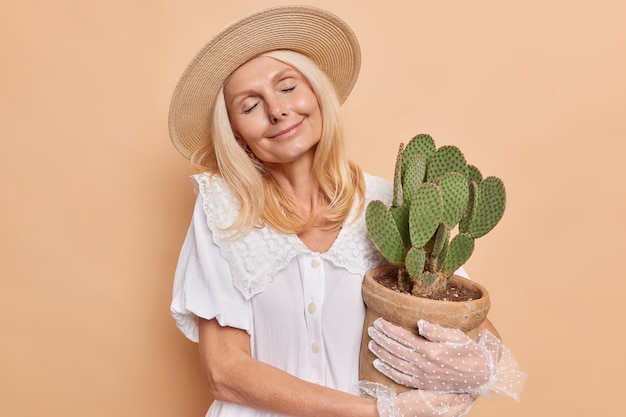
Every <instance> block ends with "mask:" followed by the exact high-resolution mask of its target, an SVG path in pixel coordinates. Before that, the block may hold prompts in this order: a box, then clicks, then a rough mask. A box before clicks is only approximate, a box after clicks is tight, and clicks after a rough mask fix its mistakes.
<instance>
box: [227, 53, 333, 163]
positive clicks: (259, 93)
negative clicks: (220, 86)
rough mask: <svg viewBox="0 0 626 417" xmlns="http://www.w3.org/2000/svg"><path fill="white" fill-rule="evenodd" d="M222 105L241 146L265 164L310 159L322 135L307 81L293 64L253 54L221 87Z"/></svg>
mask: <svg viewBox="0 0 626 417" xmlns="http://www.w3.org/2000/svg"><path fill="white" fill-rule="evenodd" d="M224 98H225V100H226V108H227V110H228V114H229V117H230V121H231V126H232V128H233V131H234V132H235V136H236V137H237V140H238V141H239V143H240V145H241V146H244V147H245V146H249V147H250V149H251V150H252V152H254V154H255V155H256V157H257V158H259V159H260V160H261V161H263V162H264V163H265V164H266V165H272V164H289V163H293V162H296V161H298V160H304V159H308V160H312V158H313V154H314V152H315V147H316V145H317V143H318V142H319V140H320V137H321V134H322V115H321V112H320V108H319V104H318V101H317V97H316V95H315V93H314V92H313V90H312V89H311V87H310V86H309V83H308V82H307V80H306V79H305V78H304V76H303V75H302V74H300V72H298V71H297V70H295V69H294V68H293V67H291V66H289V65H287V64H285V63H283V62H281V61H278V60H276V59H274V58H270V57H264V56H261V57H257V58H254V59H251V60H250V61H248V62H246V63H245V64H243V65H242V66H241V67H239V68H238V69H237V70H235V71H234V72H233V73H232V74H231V76H230V77H229V79H228V81H227V83H226V84H225V85H224Z"/></svg>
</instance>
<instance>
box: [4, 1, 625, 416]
mask: <svg viewBox="0 0 626 417" xmlns="http://www.w3.org/2000/svg"><path fill="white" fill-rule="evenodd" d="M276 3H279V2H276V1H261V0H259V1H231V2H212V1H206V0H204V1H200V0H182V1H181V0H162V1H154V0H106V1H105V0H93V1H78V0H58V1H54V2H51V1H43V0H40V1H19V2H18V1H17V0H13V1H6V0H4V1H2V12H1V13H0V47H1V51H2V58H1V61H2V64H1V65H0V83H1V84H0V134H1V138H0V159H1V160H0V174H1V175H0V195H1V199H2V200H1V204H0V222H1V225H0V236H1V238H0V329H1V336H0V415H1V416H7V417H9V416H10V417H26V416H28V417H30V416H36V415H45V416H48V417H61V416H63V417H73V416H76V417H78V416H90V417H98V416H103V417H104V416H107V417H110V416H118V417H125V416H128V417H130V416H151V417H165V416H189V417H191V416H202V415H204V412H205V410H206V408H207V407H208V405H209V403H210V401H211V398H210V396H209V395H208V393H207V390H206V388H205V383H204V379H203V376H202V373H201V371H200V369H199V362H198V359H197V353H196V346H195V345H194V344H193V343H191V342H189V341H187V340H186V339H185V338H184V337H183V336H182V334H180V333H179V332H178V330H177V329H176V327H175V325H174V322H173V320H172V319H171V317H170V315H169V301H170V294H171V285H172V276H173V271H174V267H175V263H176V259H177V256H178V251H179V249H180V245H181V243H182V240H183V238H184V235H185V233H186V229H187V226H188V223H189V220H190V216H191V209H192V205H193V201H194V198H195V196H194V194H193V192H192V187H191V185H190V183H189V180H188V175H189V174H190V173H191V170H190V168H189V166H188V164H187V161H186V160H185V159H184V158H183V157H181V156H180V155H179V154H178V153H177V152H176V151H175V150H174V148H173V146H172V145H171V144H170V142H169V137H168V132H167V113H168V105H169V99H170V96H171V93H172V91H173V88H174V85H175V83H176V81H177V79H178V77H179V76H180V74H181V73H182V71H183V70H184V68H185V66H186V65H187V63H188V62H189V60H190V59H191V58H192V56H193V55H194V54H195V53H196V51H197V50H198V49H199V48H200V47H201V46H202V45H203V44H204V43H205V41H206V40H208V39H209V38H210V36H211V34H212V33H214V32H215V31H216V30H217V29H219V28H221V27H222V26H223V25H225V24H226V23H228V22H230V21H232V20H234V19H236V18H237V17H239V16H241V15H242V14H244V13H247V12H249V11H252V10H256V9H258V8H261V7H264V6H268V5H271V4H276ZM309 3H310V4H313V5H318V6H321V7H323V8H327V9H329V10H331V11H334V12H336V13H337V14H339V15H340V16H341V17H343V18H344V19H345V20H346V21H347V22H348V23H349V24H350V25H351V26H352V27H353V29H354V30H355V32H356V33H357V35H358V37H359V39H360V42H361V46H362V52H363V64H362V71H361V76H360V79H359V81H358V83H357V85H356V88H355V90H354V92H353V94H352V95H351V97H350V98H349V99H348V101H347V103H346V104H345V105H344V112H345V118H346V124H347V126H346V129H347V133H348V140H349V153H350V155H351V158H352V159H354V160H355V161H357V162H358V163H360V164H361V165H362V166H363V167H364V168H365V169H366V170H367V171H370V172H372V173H374V174H377V175H381V176H384V177H386V178H391V174H392V169H393V159H394V157H395V152H396V148H397V145H398V143H399V142H401V141H405V142H406V141H407V140H409V139H410V138H411V137H412V136H413V135H414V134H416V133H430V134H431V135H433V137H434V138H435V140H436V141H437V143H438V145H443V144H454V145H457V146H459V147H460V148H461V149H463V150H464V152H465V155H466V157H467V159H468V160H469V161H470V162H471V163H474V164H476V165H477V166H479V167H480V168H481V169H482V171H483V173H485V174H486V175H498V176H500V177H501V178H502V179H503V180H504V182H505V184H506V186H507V192H508V203H507V204H508V205H507V212H506V213H505V216H504V218H503V220H502V222H501V224H500V225H498V226H497V228H496V229H495V230H494V231H493V232H492V233H491V234H489V235H487V236H485V237H484V238H482V239H480V240H478V241H477V247H476V251H475V253H474V255H473V257H472V259H471V260H470V261H469V263H468V264H467V270H468V271H469V273H470V274H471V275H472V277H473V278H474V279H475V280H477V281H479V282H480V283H482V284H483V285H485V286H486V287H487V288H488V289H489V291H490V294H491V297H492V310H491V319H492V321H493V322H494V323H495V324H496V326H497V327H498V329H499V331H500V333H501V334H502V336H503V338H504V339H505V342H506V343H507V344H508V346H509V347H510V348H511V349H512V350H513V352H514V353H515V355H516V357H517V358H518V360H519V363H520V365H521V367H522V368H523V369H524V370H525V371H527V372H528V373H529V379H528V382H527V384H526V388H525V390H524V392H523V393H522V401H521V403H519V404H518V403H515V402H514V401H513V400H511V399H481V400H480V401H479V402H478V404H477V405H476V407H475V409H474V411H473V412H472V414H471V415H481V416H485V417H488V416H494V417H495V416H502V415H507V416H511V417H514V416H550V415H563V416H581V417H582V416H588V415H601V416H607V417H609V416H621V415H623V407H622V401H620V398H621V397H622V396H623V392H624V389H625V388H626V384H625V383H624V379H623V378H624V375H626V362H625V361H624V360H623V354H624V352H625V351H626V343H625V341H624V336H623V334H622V328H623V320H624V317H625V314H624V310H623V308H622V306H623V305H624V299H623V295H624V290H625V289H626V284H625V281H626V280H624V278H623V272H622V271H623V269H624V268H623V266H622V261H623V259H624V236H625V234H624V232H625V227H624V218H623V216H624V212H625V211H626V204H625V202H626V198H625V197H624V191H625V190H624V186H623V185H622V183H621V182H620V181H623V180H624V178H625V174H624V168H623V157H624V152H625V151H626V145H624V138H626V121H625V119H624V107H625V99H626V87H625V84H624V74H626V30H624V29H623V19H624V16H625V15H626V5H625V4H624V3H623V2H619V1H617V0H616V1H609V0H598V1H595V2H589V1H570V2H565V1H554V0H552V1H539V0H530V1H524V2H512V1H511V2H504V1H443V2H435V1H429V0H405V1H392V0H389V1H384V2H383V1H373V0H369V1H368V0H360V1H336V0H319V1H313V0H311V1H310V2H309Z"/></svg>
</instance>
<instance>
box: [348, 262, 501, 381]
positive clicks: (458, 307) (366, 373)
mask: <svg viewBox="0 0 626 417" xmlns="http://www.w3.org/2000/svg"><path fill="white" fill-rule="evenodd" d="M396 271H397V267H395V266H385V267H381V268H377V269H372V270H371V271H368V272H367V274H366V275H365V279H364V281H363V301H365V305H366V306H367V311H366V315H365V323H364V326H363V338H362V341H361V356H360V379H361V380H366V381H373V382H379V383H381V384H384V385H387V386H389V387H391V388H393V389H395V390H396V392H398V393H400V392H403V391H406V390H408V389H409V388H407V387H405V386H401V385H398V384H396V383H395V382H393V381H392V380H390V379H388V378H387V377H385V376H384V375H382V374H381V373H380V372H378V371H377V370H376V369H375V368H374V366H373V365H372V361H374V359H376V357H375V356H374V354H372V353H371V352H370V351H369V349H368V348H367V344H368V343H369V341H370V337H369V336H368V334H367V328H368V327H369V326H371V325H372V323H373V322H374V320H376V319H377V318H379V317H382V318H384V319H385V320H388V321H390V322H392V323H394V324H397V325H399V326H402V327H404V328H405V329H407V330H410V331H411V332H413V333H414V334H417V321H418V320H419V319H425V320H427V321H429V322H431V323H437V324H440V325H442V326H444V327H450V328H457V329H461V330H463V331H464V332H465V333H466V334H467V335H468V336H470V337H471V338H473V339H476V336H477V333H478V326H480V324H481V323H482V322H483V321H484V320H485V318H486V317H487V312H488V311H489V307H490V303H489V293H488V292H487V290H486V289H485V288H484V287H482V286H481V285H480V284H478V283H476V282H474V281H471V280H468V279H466V278H463V277H461V276H458V275H453V276H452V278H451V281H452V282H454V283H455V284H457V285H459V286H465V287H473V288H476V289H478V290H479V291H480V292H481V293H482V297H480V298H478V299H476V300H472V301H439V300H432V299H429V298H422V297H415V296H412V295H409V294H404V293H400V292H397V291H394V290H392V289H390V288H387V287H385V286H383V285H381V284H379V283H378V282H376V281H375V280H374V277H375V276H378V275H380V274H396Z"/></svg>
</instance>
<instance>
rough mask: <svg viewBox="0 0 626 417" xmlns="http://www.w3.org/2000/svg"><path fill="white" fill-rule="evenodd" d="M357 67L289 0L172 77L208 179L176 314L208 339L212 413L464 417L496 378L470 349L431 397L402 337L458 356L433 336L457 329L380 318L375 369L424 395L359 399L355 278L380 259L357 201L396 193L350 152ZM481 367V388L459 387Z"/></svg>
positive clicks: (349, 39) (181, 143) (335, 24)
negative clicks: (345, 128)
mask: <svg viewBox="0 0 626 417" xmlns="http://www.w3.org/2000/svg"><path fill="white" fill-rule="evenodd" d="M359 65H360V51H359V47H358V43H357V40H356V38H355V36H354V34H353V32H352V31H351V30H350V28H349V27H348V26H347V25H346V24H345V23H344V22H343V21H341V20H340V19H338V18H337V17H336V16H334V15H332V14H330V13H328V12H325V11H323V10H320V9H316V8H312V7H304V6H280V7H274V8H270V9H266V10H263V11H260V12H257V13H254V14H252V15H250V16H247V17H244V18H243V19H240V20H238V21H237V22H235V23H233V24H231V25H230V26H228V27H227V28H225V29H224V30H222V31H221V32H219V33H218V34H217V35H215V37H214V38H213V39H212V40H211V41H210V42H209V43H208V44H207V45H206V46H205V47H204V48H203V49H202V50H201V51H200V52H199V53H198V55H197V56H196V58H195V59H194V60H193V61H192V62H191V64H190V65H189V67H188V68H187V70H186V71H185V73H184V74H183V76H182V77H181V79H180V81H179V83H178V86H177V88H176V91H175V93H174V97H173V100H172V105H171V111H170V135H171V137H172V140H173V142H174V144H175V146H176V147H177V148H178V150H179V151H180V152H181V153H182V154H183V155H184V156H186V157H188V158H190V159H191V161H192V163H193V164H194V165H195V166H196V167H197V168H198V170H199V171H200V172H201V173H200V174H198V175H195V176H193V180H194V182H195V184H196V186H197V191H198V199H197V202H196V206H195V209H194V215H193V219H192V224H191V226H190V229H189V232H188V234H187V237H186V239H185V242H184V244H183V248H182V250H181V255H180V259H179V263H178V267H177V270H176V277H175V283H174V294H173V301H172V314H173V316H174V317H175V319H176V321H177V324H178V326H179V328H180V329H181V331H182V332H183V333H184V334H185V335H186V336H187V337H188V338H190V339H191V340H193V341H196V342H199V351H200V357H201V360H202V364H203V366H204V369H205V372H206V376H207V381H208V384H209V388H210V391H211V394H212V395H213V396H214V398H215V401H214V402H213V404H212V405H211V408H210V409H209V411H208V413H207V416H269V415H292V416H353V415H354V416H357V415H358V416H378V415H385V416H387V415H389V416H391V415H393V416H407V417H409V416H421V415H433V414H436V415H449V416H457V415H463V414H465V413H466V412H467V411H468V410H469V408H470V407H471V405H472V403H473V400H474V398H475V396H476V395H478V394H480V393H481V392H482V391H485V387H487V386H488V385H489V383H490V379H493V378H492V375H494V372H493V371H492V369H491V368H493V366H492V367H491V368H490V367H489V360H491V362H493V358H491V359H490V358H489V357H488V356H489V355H487V354H484V352H486V350H485V349H484V348H482V347H480V346H478V345H477V344H476V343H473V342H472V345H471V349H466V351H467V352H468V353H466V352H463V354H462V355H459V358H461V359H459V361H458V362H459V363H456V362H457V361H456V360H455V362H454V365H455V368H457V369H458V367H459V366H461V369H462V370H463V371H464V372H465V371H467V372H466V373H465V376H464V377H458V375H456V376H453V377H447V379H446V381H448V380H450V381H449V382H456V383H460V384H461V385H460V386H459V385H457V387H459V388H457V389H456V390H454V392H440V391H441V390H437V391H435V390H429V389H427V388H428V386H425V385H424V384H427V383H428V381H427V378H421V374H422V372H415V371H414V370H411V369H410V368H411V367H412V366H414V365H415V364H416V363H417V362H419V358H412V357H410V355H403V357H402V358H401V357H399V356H397V355H395V354H394V353H393V352H394V350H396V351H397V348H398V346H397V345H396V343H397V342H400V343H402V344H403V345H406V346H408V345H409V344H413V347H409V350H412V351H413V352H415V351H416V347H415V346H416V344H421V345H420V347H419V349H422V348H428V349H433V348H436V349H437V350H438V351H440V352H451V351H452V350H451V349H452V348H450V347H449V346H452V345H455V343H456V342H454V343H452V344H446V343H445V340H444V339H442V338H441V337H439V336H445V337H448V336H449V335H450V334H448V333H445V332H446V329H443V328H439V327H438V326H430V327H429V329H431V330H430V332H431V336H432V337H431V338H432V339H437V337H439V340H435V341H433V342H431V341H428V340H426V339H420V340H415V339H414V338H412V337H411V336H404V335H403V334H402V330H401V329H398V328H396V327H394V326H392V325H391V324H389V323H386V322H382V321H379V322H377V325H376V329H372V334H373V335H374V337H375V340H376V341H377V342H376V343H375V344H373V346H372V349H373V350H374V351H375V352H376V354H377V355H378V356H379V358H380V360H379V361H377V366H378V368H379V369H380V370H381V371H382V372H386V373H388V374H390V375H391V376H393V377H394V378H396V379H399V380H400V381H402V378H403V377H405V376H408V377H409V378H408V379H407V380H406V381H404V383H405V385H407V386H412V387H413V388H426V389H414V390H410V391H408V392H406V393H403V394H400V395H398V396H396V395H395V394H394V393H391V392H388V391H387V390H385V389H383V388H382V387H372V386H371V385H368V384H367V383H364V384H362V386H361V389H362V390H363V391H364V392H367V394H369V398H365V397H360V396H357V395H354V393H355V392H356V390H357V388H356V386H357V382H358V358H359V354H358V353H359V346H360V339H361V329H362V323H363V318H364V306H363V300H362V298H361V281H362V277H363V275H364V273H365V271H367V270H368V269H370V268H371V267H373V266H376V265H379V264H380V263H382V258H381V257H380V255H379V254H378V252H377V251H376V249H375V248H374V247H373V245H372V244H371V243H370V241H369V239H368V237H367V232H366V229H365V226H364V219H363V207H364V205H365V204H367V202H368V201H370V200H372V199H381V200H384V201H387V202H388V201H389V200H390V198H391V189H390V184H389V183H388V182H387V181H384V180H382V179H380V178H376V177H372V176H369V175H366V174H363V173H362V172H361V170H360V169H359V168H358V167H357V166H356V165H354V164H353V163H351V162H349V161H348V160H347V159H346V158H345V155H344V149H343V146H344V145H343V137H342V132H341V123H340V116H339V106H340V103H341V102H343V101H344V100H345V99H346V98H347V96H348V94H349V93H350V91H351V89H352V87H353V85H354V83H355V81H356V78H357V74H358V70H359ZM488 325H489V324H488V323H486V324H485V326H488ZM425 326H429V325H428V324H425ZM428 331H429V330H424V333H428ZM437 334H438V335H439V336H437V337H436V335H437ZM452 336H453V337H457V336H458V335H457V334H456V333H455V334H453V335H452ZM494 339H495V338H494ZM496 340H497V339H496ZM456 345H458V343H456ZM419 349H418V350H419ZM470 350H471V352H470ZM472 352H473V353H472ZM477 352H478V353H480V354H481V355H483V357H480V358H478V357H477V356H476V355H477ZM409 353H410V352H409ZM468 355H469V356H468ZM472 355H474V358H475V359H477V360H478V362H480V363H479V364H478V365H476V366H474V368H473V369H471V370H470V369H465V367H464V366H462V365H461V364H460V361H461V360H463V359H464V358H468V357H472ZM406 359H410V360H411V362H407V361H406ZM416 361H417V362H416ZM478 362H477V363H478ZM496 362H497V361H496ZM435 363H436V364H437V365H439V363H438V362H435ZM492 365H493V364H492ZM445 366H448V365H447V364H446V365H445ZM472 372H474V373H475V374H476V375H478V383H477V382H476V381H477V379H476V378H474V382H473V384H474V386H468V385H467V384H465V385H464V383H463V381H462V380H463V379H464V378H467V375H468V374H470V373H472ZM481 373H482V374H483V375H480V374H481ZM476 375H474V376H476ZM409 379H410V380H409ZM479 391H481V392H479ZM470 393H471V394H470Z"/></svg>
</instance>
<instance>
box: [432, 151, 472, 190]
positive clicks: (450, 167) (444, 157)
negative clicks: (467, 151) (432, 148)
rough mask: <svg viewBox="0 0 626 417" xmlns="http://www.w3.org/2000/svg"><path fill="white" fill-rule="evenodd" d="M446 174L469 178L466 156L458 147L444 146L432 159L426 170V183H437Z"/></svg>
mask: <svg viewBox="0 0 626 417" xmlns="http://www.w3.org/2000/svg"><path fill="white" fill-rule="evenodd" d="M446 172H458V173H460V174H461V175H463V176H464V177H465V178H467V162H466V161H465V156H463V152H461V150H460V149H459V148H457V147H456V146H442V147H441V148H439V149H437V152H435V154H434V155H433V156H431V157H430V159H429V160H428V166H427V168H426V181H428V182H432V181H435V180H436V179H437V178H439V177H443V175H444V174H445V173H446Z"/></svg>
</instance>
